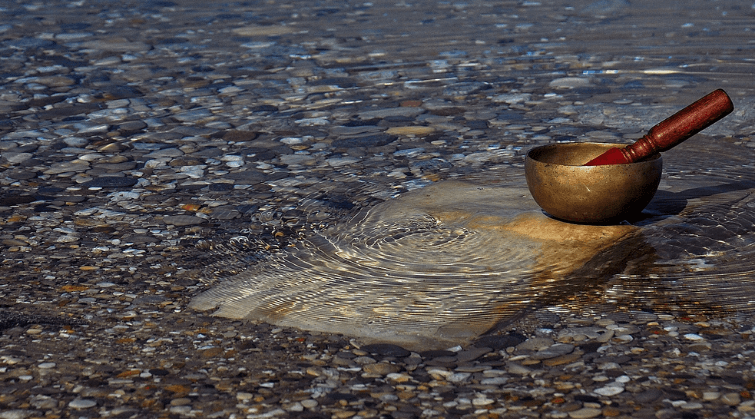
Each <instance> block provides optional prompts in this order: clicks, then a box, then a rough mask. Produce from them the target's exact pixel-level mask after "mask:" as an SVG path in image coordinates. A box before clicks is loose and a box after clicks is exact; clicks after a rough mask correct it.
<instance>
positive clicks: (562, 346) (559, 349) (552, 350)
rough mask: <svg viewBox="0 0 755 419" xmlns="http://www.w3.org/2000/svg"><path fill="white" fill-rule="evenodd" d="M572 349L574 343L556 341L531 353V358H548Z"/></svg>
mask: <svg viewBox="0 0 755 419" xmlns="http://www.w3.org/2000/svg"><path fill="white" fill-rule="evenodd" d="M573 350H574V345H570V344H568V343H557V344H555V345H552V346H549V347H547V348H544V349H541V350H539V351H537V352H535V353H534V354H532V358H533V359H541V360H542V359H549V358H555V357H557V356H561V355H566V354H569V353H571V352H572V351H573Z"/></svg>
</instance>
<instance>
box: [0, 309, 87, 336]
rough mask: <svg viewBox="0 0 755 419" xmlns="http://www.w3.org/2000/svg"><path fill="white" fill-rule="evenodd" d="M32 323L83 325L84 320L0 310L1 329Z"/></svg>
mask: <svg viewBox="0 0 755 419" xmlns="http://www.w3.org/2000/svg"><path fill="white" fill-rule="evenodd" d="M30 324H44V325H52V326H61V325H71V326H74V325H81V324H84V323H83V322H81V321H79V320H77V319H67V318H63V317H50V316H44V315H38V314H26V313H19V312H17V311H7V310H0V331H1V330H6V329H10V328H13V327H23V326H27V325H30Z"/></svg>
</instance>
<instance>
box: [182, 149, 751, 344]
mask: <svg viewBox="0 0 755 419" xmlns="http://www.w3.org/2000/svg"><path fill="white" fill-rule="evenodd" d="M739 151H741V150H740V148H739V147H732V146H726V145H723V146H722V145H721V144H715V145H713V146H711V145H710V144H706V142H705V140H702V141H701V140H693V141H690V143H689V144H686V146H685V148H684V149H683V151H681V152H675V153H670V155H669V156H668V158H667V159H668V160H671V163H670V164H669V166H670V167H669V168H668V171H667V173H671V174H670V175H667V176H666V179H665V180H664V184H663V185H662V186H661V188H660V190H659V192H658V194H657V195H656V197H655V198H654V200H653V201H652V202H651V204H650V205H649V206H648V208H647V209H646V211H645V212H643V214H642V215H641V216H640V217H639V219H635V220H630V222H625V223H622V224H621V225H615V226H589V225H576V224H570V223H564V222H561V221H557V220H553V219H550V218H548V217H546V216H545V215H544V214H543V213H542V211H540V210H539V209H538V208H537V206H536V205H535V204H534V201H533V200H532V198H531V197H530V196H529V194H528V191H527V189H526V186H525V185H523V183H522V179H521V176H520V175H518V174H517V173H518V172H519V171H520V170H519V169H518V168H512V169H510V171H511V173H508V176H507V179H508V181H507V182H506V183H505V184H501V183H493V182H491V181H488V183H487V184H485V183H484V182H483V183H479V182H480V180H479V179H477V182H478V183H473V182H463V181H461V182H459V181H445V182H438V183H436V184H434V185H432V186H427V187H425V188H422V189H418V190H415V191H412V192H409V193H407V194H404V195H402V196H400V197H398V198H396V199H392V200H389V201H387V202H385V203H383V204H379V205H377V206H375V207H372V208H369V209H367V210H364V211H362V212H360V213H359V214H357V215H356V216H355V217H354V218H352V219H350V220H348V221H346V222H343V223H341V224H339V225H337V226H335V227H332V228H330V229H327V230H325V231H321V232H318V233H316V234H313V235H311V236H310V237H308V238H307V239H306V240H304V241H302V242H300V243H298V245H297V246H296V248H295V249H292V250H290V251H286V252H284V253H283V254H279V255H277V256H275V257H272V258H271V259H270V260H268V261H265V262H263V263H261V264H260V265H258V266H256V267H255V268H254V269H252V270H249V271H247V272H244V273H241V274H239V275H238V276H236V277H234V278H230V279H228V280H227V281H225V282H224V283H223V284H222V285H219V286H217V287H216V288H214V289H213V290H211V291H209V292H207V293H205V294H203V295H200V296H199V297H197V298H195V300H194V301H193V303H192V305H193V307H194V308H196V309H204V310H206V309H210V308H213V307H217V306H219V308H220V309H219V310H218V311H217V313H216V314H217V315H220V316H225V317H232V318H244V317H249V318H256V319H261V320H265V321H267V322H271V323H273V324H279V325H285V326H294V327H299V328H304V329H309V330H317V331H325V332H331V333H345V334H348V335H351V336H359V337H361V338H364V339H367V340H370V339H373V340H380V341H393V342H400V343H401V344H403V345H405V346H407V347H447V346H448V345H454V344H460V343H465V342H468V341H469V340H471V339H473V338H475V337H477V336H479V335H480V334H483V333H485V332H491V331H494V330H496V329H497V328H500V327H502V326H503V325H505V324H506V323H507V322H509V321H511V320H512V319H515V318H517V317H518V316H521V315H523V314H525V313H526V312H528V311H531V310H534V309H537V308H541V307H545V306H564V307H571V308H574V307H580V306H582V307H589V306H591V305H592V306H596V305H599V304H601V303H603V304H614V305H618V306H620V307H621V308H622V309H632V310H651V311H657V310H677V311H679V310H681V311H688V312H694V313H696V314H702V313H705V314H709V315H711V314H713V315H721V314H724V313H733V312H737V311H738V312H750V311H751V310H752V308H754V307H753V300H752V297H751V293H750V292H749V290H750V289H755V275H753V274H755V262H753V260H755V259H753V257H752V256H753V253H755V231H753V228H752V227H753V225H754V221H755V216H753V212H752V208H753V207H754V206H755V191H754V190H753V188H754V187H755V176H753V174H752V173H751V171H750V164H749V162H747V161H746V159H742V158H741V157H739V153H738V152H739ZM721 160H726V163H725V165H724V166H717V167H711V165H712V164H716V163H717V162H718V161H721Z"/></svg>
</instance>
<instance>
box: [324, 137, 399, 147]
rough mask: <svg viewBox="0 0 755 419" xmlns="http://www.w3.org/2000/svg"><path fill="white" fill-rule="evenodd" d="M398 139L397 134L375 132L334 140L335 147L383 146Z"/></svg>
mask: <svg viewBox="0 0 755 419" xmlns="http://www.w3.org/2000/svg"><path fill="white" fill-rule="evenodd" d="M396 139H398V137H397V136H395V135H388V134H373V135H366V136H364V137H356V138H341V139H339V140H335V141H333V147H334V148H352V147H382V146H384V145H388V144H390V143H392V142H394V141H396Z"/></svg>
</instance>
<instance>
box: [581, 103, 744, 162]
mask: <svg viewBox="0 0 755 419" xmlns="http://www.w3.org/2000/svg"><path fill="white" fill-rule="evenodd" d="M732 110H734V104H732V103H731V99H730V98H729V95H727V94H726V92H724V91H723V90H721V89H718V90H715V91H713V92H711V93H708V94H707V95H705V96H703V97H702V98H701V99H699V100H698V101H697V102H695V103H693V104H691V105H689V106H687V107H686V108H684V109H682V110H681V111H679V112H677V113H675V114H674V115H672V116H671V117H669V118H668V119H666V120H664V121H663V122H661V123H660V124H658V125H656V126H654V127H653V128H651V129H650V131H648V133H647V134H646V135H645V136H644V137H642V138H640V139H639V140H637V141H636V142H635V143H634V144H631V145H628V146H626V147H624V148H612V149H610V150H608V151H606V152H605V153H603V154H601V155H600V156H598V157H596V158H594V159H592V160H590V161H589V162H587V163H585V166H601V165H606V164H625V163H633V162H636V161H640V160H642V159H644V158H646V157H649V156H652V155H653V154H655V153H659V152H661V151H666V150H668V149H670V148H671V147H674V146H676V145H677V144H679V143H681V142H682V141H684V140H686V139H687V138H689V137H691V136H693V135H695V134H697V133H698V132H700V131H702V130H704V129H705V128H708V127H709V126H711V125H713V124H714V123H716V122H717V121H718V120H719V119H721V118H723V117H724V116H726V115H728V114H729V113H731V111H732Z"/></svg>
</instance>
